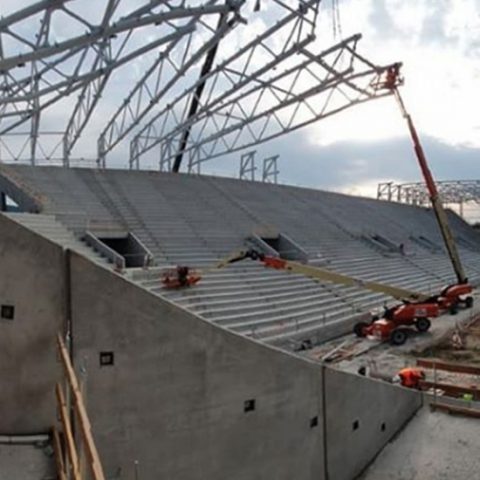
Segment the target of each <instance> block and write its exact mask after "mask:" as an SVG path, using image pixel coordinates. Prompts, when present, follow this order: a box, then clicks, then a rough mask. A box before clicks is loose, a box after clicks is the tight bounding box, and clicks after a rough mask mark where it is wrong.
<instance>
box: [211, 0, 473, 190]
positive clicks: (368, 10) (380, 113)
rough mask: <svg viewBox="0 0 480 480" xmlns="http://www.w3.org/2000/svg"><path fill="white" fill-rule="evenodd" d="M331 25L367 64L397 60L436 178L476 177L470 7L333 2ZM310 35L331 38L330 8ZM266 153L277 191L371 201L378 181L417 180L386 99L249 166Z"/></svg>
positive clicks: (274, 148)
mask: <svg viewBox="0 0 480 480" xmlns="http://www.w3.org/2000/svg"><path fill="white" fill-rule="evenodd" d="M340 19H341V23H340V25H341V31H342V35H343V37H347V36H349V35H350V34H352V33H355V32H361V33H362V35H363V39H362V40H361V42H360V44H359V46H360V48H361V51H362V52H365V53H366V54H368V57H369V58H370V59H372V60H374V61H376V62H378V63H380V64H382V63H389V62H392V61H397V60H398V61H402V62H403V64H404V66H403V73H404V76H405V86H404V87H403V88H402V95H403V97H404V99H405V102H406V104H407V107H408V109H409V111H410V112H411V114H412V116H413V118H414V121H415V123H416V125H417V128H418V130H419V132H420V134H421V138H422V141H423V144H424V147H425V150H426V152H427V156H428V159H429V161H430V165H431V168H432V171H433V172H434V175H435V176H436V178H437V179H439V180H447V179H478V178H480V112H479V107H480V88H479V87H480V1H479V0H342V1H341V2H340ZM318 32H319V34H320V39H319V41H322V42H323V41H327V38H328V36H329V35H330V38H331V37H332V36H333V28H332V10H331V0H326V1H325V2H324V5H323V7H322V14H321V16H320V18H319V25H318ZM337 38H338V29H337ZM276 153H280V154H281V155H280V159H279V167H280V171H281V173H280V179H281V181H282V182H285V183H295V184H300V185H311V186H315V187H321V188H327V189H332V190H341V191H344V192H349V193H356V194H364V195H375V192H376V185H377V183H378V182H382V181H391V180H392V181H395V182H411V181H419V180H420V173H419V170H418V167H417V164H416V160H415V157H414V156H413V150H412V148H411V144H410V140H409V137H408V135H407V129H406V125H405V123H404V122H403V120H402V118H401V116H400V113H399V111H398V108H397V106H396V103H395V101H394V99H393V98H387V99H382V100H378V101H376V102H373V103H370V104H367V105H365V106H362V107H356V108H354V109H352V110H350V111H347V112H344V113H342V114H340V115H338V116H336V117H332V118H330V119H327V120H324V121H322V122H319V123H318V124H316V125H314V126H312V127H308V128H307V129H305V130H302V131H300V132H296V133H294V134H291V135H289V136H288V137H284V138H282V139H280V140H278V141H277V142H275V143H272V144H271V145H266V146H264V147H261V148H259V149H258V157H259V158H262V156H267V155H271V154H276ZM215 167H216V168H217V169H219V168H220V165H218V163H217V165H215ZM212 168H213V167H212Z"/></svg>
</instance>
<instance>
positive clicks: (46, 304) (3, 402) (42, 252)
mask: <svg viewBox="0 0 480 480" xmlns="http://www.w3.org/2000/svg"><path fill="white" fill-rule="evenodd" d="M63 292H64V277H63V254H62V249H61V247H59V246H57V245H55V244H53V243H52V242H50V241H49V240H47V239H45V238H42V237H40V236H38V235H36V234H35V233H33V232H31V231H29V230H27V229H26V228H24V227H22V226H20V225H18V224H17V223H15V222H13V221H12V220H10V219H9V218H7V217H6V216H5V215H3V214H0V305H12V306H14V307H15V316H14V319H13V320H7V319H4V318H1V319H0V412H1V414H0V434H13V433H15V434H21V433H39V432H45V431H48V430H49V429H50V428H51V426H52V424H53V422H54V421H55V398H54V389H53V387H54V382H55V381H56V380H57V379H58V378H59V374H60V369H59V364H58V362H57V358H56V346H55V335H56V332H58V331H59V330H61V328H62V325H63V319H64V315H65V312H64V296H63Z"/></svg>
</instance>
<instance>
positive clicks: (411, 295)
mask: <svg viewBox="0 0 480 480" xmlns="http://www.w3.org/2000/svg"><path fill="white" fill-rule="evenodd" d="M245 259H251V260H255V261H260V262H262V263H263V264H264V265H265V267H267V268H274V269H276V270H286V271H288V272H291V273H298V274H300V275H304V276H306V277H309V278H311V279H313V280H317V281H327V282H332V283H336V284H340V285H347V286H355V287H359V288H365V289H367V290H370V291H373V292H378V293H383V294H385V295H388V296H390V297H393V298H395V299H397V300H401V301H402V303H401V304H399V305H396V306H393V307H391V308H388V309H385V312H384V314H383V315H382V318H378V317H376V316H372V319H371V322H370V323H367V322H360V323H357V324H356V325H355V327H354V333H355V334H356V335H357V336H359V337H366V336H372V337H374V338H377V339H379V340H390V342H391V343H392V344H393V345H401V344H403V343H405V341H406V340H407V332H406V331H405V328H401V327H405V326H409V327H412V326H415V327H416V329H417V330H418V331H419V332H426V331H427V330H428V329H429V328H430V325H431V323H430V320H429V319H428V317H430V318H431V317H437V316H438V315H439V306H438V303H436V302H433V301H431V297H429V296H428V295H424V294H423V293H418V292H414V291H411V290H406V289H403V288H398V287H393V286H390V285H384V284H382V283H378V282H369V281H363V280H359V279H357V278H353V277H349V276H348V275H343V274H340V273H336V272H332V271H330V270H325V269H322V268H318V267H313V266H311V265H304V264H302V263H298V262H294V261H290V260H284V259H281V258H277V257H270V256H267V255H265V254H263V253H262V252H258V251H256V250H253V249H250V250H246V251H241V252H238V253H235V254H233V255H231V256H230V257H228V258H226V259H224V260H222V261H221V262H219V263H218V264H217V265H216V266H215V267H214V268H224V267H226V266H227V265H230V264H232V263H236V262H239V261H242V260H245ZM192 279H193V280H194V281H193V282H192V284H195V283H197V282H198V281H199V280H200V278H198V276H197V277H195V278H193V277H192ZM163 283H164V286H165V288H178V287H179V286H180V285H178V284H177V283H176V284H175V285H174V284H173V283H171V282H169V281H164V282H163ZM187 284H188V283H187Z"/></svg>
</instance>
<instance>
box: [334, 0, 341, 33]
mask: <svg viewBox="0 0 480 480" xmlns="http://www.w3.org/2000/svg"><path fill="white" fill-rule="evenodd" d="M338 2H339V0H332V20H333V38H334V39H336V38H337V36H338V37H340V39H342V22H341V19H340V6H339V3H338Z"/></svg>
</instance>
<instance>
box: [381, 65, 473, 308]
mask: <svg viewBox="0 0 480 480" xmlns="http://www.w3.org/2000/svg"><path fill="white" fill-rule="evenodd" d="M400 68H401V64H400V63H397V64H395V65H393V66H392V67H390V68H389V69H388V70H387V73H386V79H385V81H384V82H380V83H379V84H377V85H376V87H377V88H380V89H388V90H390V91H392V92H393V94H394V96H395V98H396V100H397V103H398V106H399V107H400V111H401V114H402V116H403V118H405V120H406V121H407V125H408V130H409V132H410V136H411V138H412V142H413V147H414V150H415V155H416V157H417V160H418V164H419V165H420V170H421V172H422V175H423V178H424V180H425V184H426V186H427V190H428V194H429V197H430V202H431V203H432V207H433V211H434V212H435V216H436V218H437V222H438V226H439V228H440V232H441V234H442V237H443V241H444V244H445V247H446V249H447V252H448V256H449V257H450V261H451V263H452V266H453V270H454V271H455V275H456V277H457V283H455V284H452V285H448V286H447V287H445V288H444V289H443V290H442V291H441V292H440V294H439V295H438V296H437V297H432V301H436V302H438V304H439V306H440V308H442V309H448V310H450V311H451V313H455V312H456V310H457V308H458V306H459V305H461V304H463V305H465V306H466V307H467V308H471V307H472V306H473V297H472V296H470V294H471V293H472V291H473V287H472V286H471V285H470V284H469V282H468V279H467V277H466V275H465V271H464V269H463V266H462V262H461V260H460V256H459V254H458V250H457V247H456V244H455V239H454V237H453V234H452V231H451V230H450V226H449V224H448V219H447V214H446V212H445V210H444V208H443V205H442V201H441V198H440V195H439V193H438V190H437V186H436V184H435V180H434V179H433V175H432V172H431V171H430V169H429V167H428V162H427V158H426V156H425V152H424V151H423V148H422V144H421V142H420V138H419V136H418V133H417V130H416V128H415V125H414V123H413V120H412V117H411V115H410V114H409V113H408V111H407V109H406V108H405V103H404V101H403V99H402V97H401V95H400V92H399V90H398V87H399V86H400V85H403V78H402V77H401V75H400Z"/></svg>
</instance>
